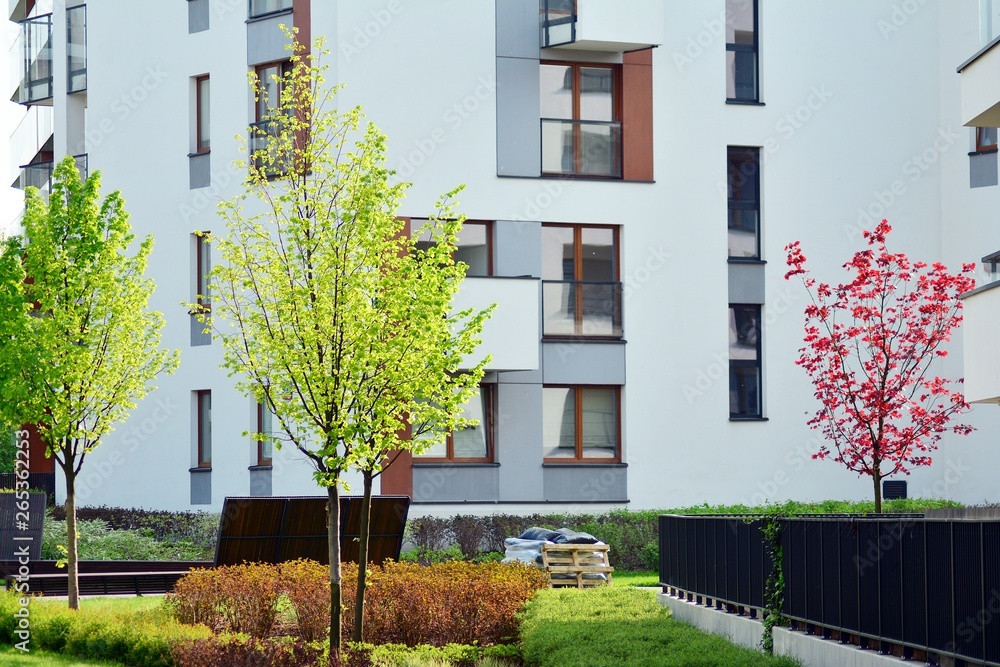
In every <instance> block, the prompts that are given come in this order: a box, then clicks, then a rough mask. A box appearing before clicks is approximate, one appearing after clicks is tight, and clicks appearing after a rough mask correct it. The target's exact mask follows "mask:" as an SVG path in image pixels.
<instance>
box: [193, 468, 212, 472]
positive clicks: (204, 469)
mask: <svg viewBox="0 0 1000 667" xmlns="http://www.w3.org/2000/svg"><path fill="white" fill-rule="evenodd" d="M188 472H212V468H210V467H206V468H188Z"/></svg>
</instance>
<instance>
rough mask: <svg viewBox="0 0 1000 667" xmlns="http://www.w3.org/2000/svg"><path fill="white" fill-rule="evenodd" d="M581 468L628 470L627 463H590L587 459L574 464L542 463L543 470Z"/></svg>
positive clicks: (598, 461)
mask: <svg viewBox="0 0 1000 667" xmlns="http://www.w3.org/2000/svg"><path fill="white" fill-rule="evenodd" d="M580 466H588V467H602V468H628V464H627V463H621V462H620V461H601V460H597V461H588V460H587V459H579V460H577V459H573V461H572V462H570V461H566V462H562V461H553V460H545V461H543V462H542V467H543V468H579V467H580Z"/></svg>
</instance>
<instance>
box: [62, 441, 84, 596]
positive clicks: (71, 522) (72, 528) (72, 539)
mask: <svg viewBox="0 0 1000 667" xmlns="http://www.w3.org/2000/svg"><path fill="white" fill-rule="evenodd" d="M63 474H64V475H65V477H66V574H67V576H68V578H69V582H68V587H67V593H68V597H69V608H70V609H79V608H80V586H79V578H78V575H77V573H78V570H79V559H78V558H77V548H76V473H75V472H73V463H72V462H71V461H69V460H68V459H67V462H66V465H65V466H63Z"/></svg>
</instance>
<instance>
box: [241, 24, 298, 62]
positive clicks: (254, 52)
mask: <svg viewBox="0 0 1000 667" xmlns="http://www.w3.org/2000/svg"><path fill="white" fill-rule="evenodd" d="M291 22H292V17H291V14H279V15H277V16H272V17H269V18H266V19H260V20H255V21H251V22H250V23H247V65H249V66H250V67H253V66H255V65H261V64H263V63H271V62H275V61H277V60H286V59H287V58H288V55H289V53H291V52H290V51H288V50H287V49H286V48H285V45H286V44H288V43H289V40H288V39H287V38H286V37H285V35H284V33H283V32H281V28H279V27H278V25H279V24H282V23H283V24H285V25H289V24H290V23H291Z"/></svg>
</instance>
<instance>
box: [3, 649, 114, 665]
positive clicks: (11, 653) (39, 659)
mask: <svg viewBox="0 0 1000 667" xmlns="http://www.w3.org/2000/svg"><path fill="white" fill-rule="evenodd" d="M0 665H4V667H120V665H121V663H120V662H118V661H115V662H107V661H105V660H101V661H97V660H85V659H82V658H73V657H69V656H64V655H60V654H58V653H50V652H49V651H39V650H33V651H31V652H30V653H23V652H22V651H20V650H18V649H16V648H7V649H4V648H2V647H0Z"/></svg>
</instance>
